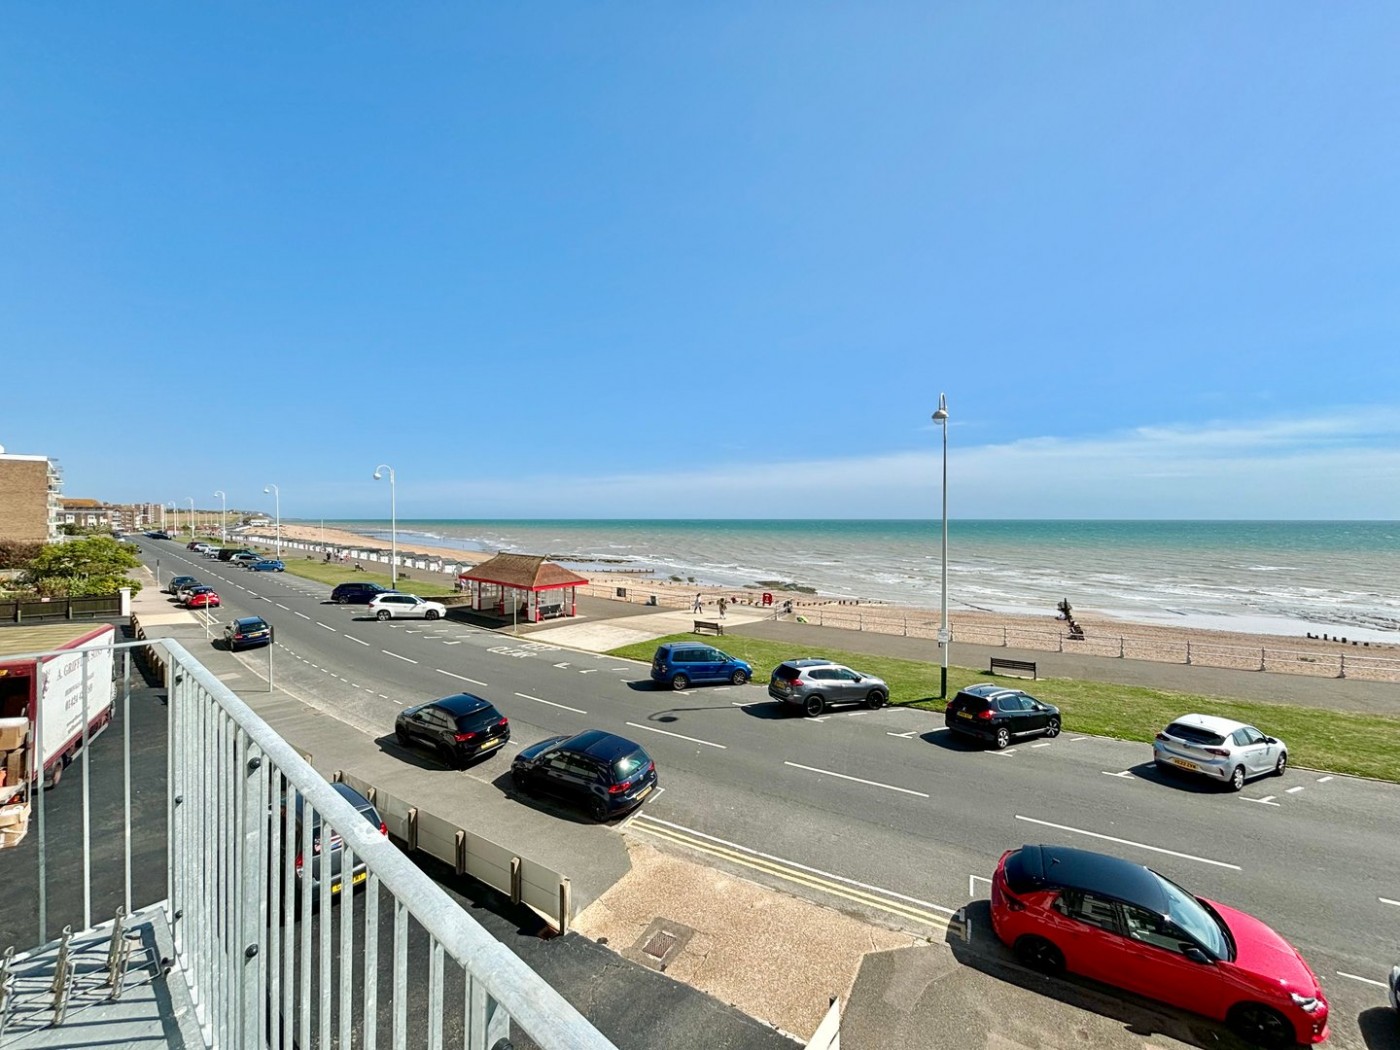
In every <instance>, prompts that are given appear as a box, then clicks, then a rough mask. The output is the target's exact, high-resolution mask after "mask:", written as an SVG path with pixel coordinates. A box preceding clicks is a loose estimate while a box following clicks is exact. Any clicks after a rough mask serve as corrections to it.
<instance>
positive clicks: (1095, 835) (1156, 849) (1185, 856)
mask: <svg viewBox="0 0 1400 1050" xmlns="http://www.w3.org/2000/svg"><path fill="white" fill-rule="evenodd" d="M1016 819H1017V820H1024V821H1025V822H1026V823H1027V824H1039V825H1040V826H1041V827H1046V828H1054V829H1055V830H1057V831H1068V832H1070V833H1071V834H1073V835H1087V836H1088V837H1089V838H1091V839H1103V840H1104V841H1105V842H1116V843H1118V844H1119V845H1120V846H1135V847H1137V848H1138V849H1145V850H1151V851H1152V852H1153V853H1165V854H1166V855H1167V856H1169V857H1180V858H1181V859H1182V860H1194V861H1199V862H1200V863H1202V864H1214V865H1215V866H1216V867H1217V868H1229V869H1230V870H1231V871H1241V870H1243V869H1241V868H1240V866H1239V865H1238V864H1227V863H1225V861H1223V860H1210V859H1209V858H1207V857H1197V856H1194V855H1193V854H1190V853H1178V852H1176V850H1171V849H1163V848H1162V847H1161V846H1149V845H1147V843H1145V842H1134V841H1133V840H1132V839H1120V838H1114V836H1112V835H1103V834H1100V833H1099V832H1097V831H1085V830H1084V829H1083V828H1072V827H1070V826H1069V825H1067V824H1052V823H1050V821H1048V820H1037V819H1036V818H1035V817H1023V816H1021V814H1019V813H1017V814H1016Z"/></svg>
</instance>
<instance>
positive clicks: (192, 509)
mask: <svg viewBox="0 0 1400 1050" xmlns="http://www.w3.org/2000/svg"><path fill="white" fill-rule="evenodd" d="M185 499H187V500H189V501H190V542H191V543H193V542H194V497H193V496H186V497H185Z"/></svg>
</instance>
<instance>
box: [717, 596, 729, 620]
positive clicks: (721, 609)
mask: <svg viewBox="0 0 1400 1050" xmlns="http://www.w3.org/2000/svg"><path fill="white" fill-rule="evenodd" d="M728 604H729V603H728V602H727V601H725V600H724V599H723V598H721V599H720V600H719V618H720V619H721V620H723V619H724V607H725V606H726V605H728Z"/></svg>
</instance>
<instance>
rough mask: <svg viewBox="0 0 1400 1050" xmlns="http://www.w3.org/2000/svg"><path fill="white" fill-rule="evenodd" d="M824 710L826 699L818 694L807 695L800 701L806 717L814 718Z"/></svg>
mask: <svg viewBox="0 0 1400 1050" xmlns="http://www.w3.org/2000/svg"><path fill="white" fill-rule="evenodd" d="M824 710H826V701H825V700H823V699H822V698H821V697H819V696H809V697H807V699H806V700H803V701H802V713H803V714H805V715H806V716H807V717H808V718H816V717H817V715H819V714H821V713H822V712H823V711H824Z"/></svg>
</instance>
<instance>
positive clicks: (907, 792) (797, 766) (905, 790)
mask: <svg viewBox="0 0 1400 1050" xmlns="http://www.w3.org/2000/svg"><path fill="white" fill-rule="evenodd" d="M629 724H630V723H629ZM783 765H785V766H792V768H793V769H805V770H807V772H809V773H821V774H822V775H823V776H828V777H840V778H841V779H842V780H854V781H855V782H856V783H857V784H869V785H870V786H871V787H877V788H884V789H885V790H886V791H898V792H900V793H901V794H905V795H918V796H919V797H920V798H928V795H926V794H924V792H922V791H912V790H910V789H909V788H902V787H895V786H894V785H893V784H881V783H880V782H879V781H878V780H862V779H861V778H860V777H848V776H847V775H846V774H845V773H833V772H832V771H831V770H829V769H818V768H817V767H816V766H804V765H802V764H800V763H798V762H784V763H783Z"/></svg>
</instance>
